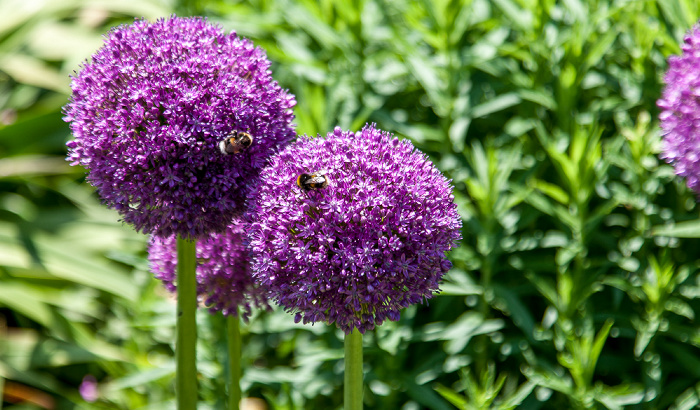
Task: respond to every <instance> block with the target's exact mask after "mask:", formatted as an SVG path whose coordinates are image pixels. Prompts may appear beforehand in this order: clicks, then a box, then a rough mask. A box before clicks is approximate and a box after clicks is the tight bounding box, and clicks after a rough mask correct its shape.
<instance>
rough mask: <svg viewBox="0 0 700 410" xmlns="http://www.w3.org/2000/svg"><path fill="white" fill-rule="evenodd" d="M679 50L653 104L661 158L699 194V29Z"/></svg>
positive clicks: (690, 32) (695, 30)
mask: <svg viewBox="0 0 700 410" xmlns="http://www.w3.org/2000/svg"><path fill="white" fill-rule="evenodd" d="M681 49H682V50H683V53H682V54H681V55H680V56H671V57H669V59H668V65H669V68H668V71H666V75H665V76H664V81H665V83H666V87H665V88H664V91H663V94H662V97H661V99H660V100H658V101H657V102H656V104H657V105H658V106H659V108H661V113H660V114H659V119H660V121H661V129H662V131H663V134H664V139H663V148H662V151H663V153H662V154H661V157H662V158H664V159H666V161H667V162H669V163H670V164H673V166H674V167H675V169H676V174H677V175H680V176H682V177H684V178H686V183H687V184H688V187H689V188H690V189H692V190H694V191H695V192H699V193H700V25H696V26H695V27H694V28H693V29H691V30H690V31H689V32H688V34H686V36H685V39H684V44H683V45H682V46H681Z"/></svg>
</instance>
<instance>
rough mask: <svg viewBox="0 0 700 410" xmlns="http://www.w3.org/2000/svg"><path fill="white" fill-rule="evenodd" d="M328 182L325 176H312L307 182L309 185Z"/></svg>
mask: <svg viewBox="0 0 700 410" xmlns="http://www.w3.org/2000/svg"><path fill="white" fill-rule="evenodd" d="M324 182H326V177H325V176H323V175H315V174H314V175H311V178H310V179H308V180H307V181H306V183H307V184H322V183H324Z"/></svg>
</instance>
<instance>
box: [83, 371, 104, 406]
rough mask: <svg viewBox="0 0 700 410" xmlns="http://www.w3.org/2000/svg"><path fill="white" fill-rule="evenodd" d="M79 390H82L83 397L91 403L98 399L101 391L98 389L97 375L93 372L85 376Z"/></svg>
mask: <svg viewBox="0 0 700 410" xmlns="http://www.w3.org/2000/svg"><path fill="white" fill-rule="evenodd" d="M78 391H79V392H80V396H81V397H82V398H83V400H85V401H87V402H90V403H92V402H95V401H97V399H98V398H99V397H100V392H99V391H98V389H97V379H95V376H93V375H91V374H88V375H85V377H83V381H82V382H81V383H80V387H78Z"/></svg>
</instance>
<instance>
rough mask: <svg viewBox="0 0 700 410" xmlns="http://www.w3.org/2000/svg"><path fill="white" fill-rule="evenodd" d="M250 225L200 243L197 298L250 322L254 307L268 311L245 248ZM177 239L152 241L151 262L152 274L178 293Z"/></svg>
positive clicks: (235, 225) (229, 229)
mask: <svg viewBox="0 0 700 410" xmlns="http://www.w3.org/2000/svg"><path fill="white" fill-rule="evenodd" d="M246 229H247V225H246V224H243V223H240V222H237V221H235V222H234V223H233V224H231V225H229V226H228V227H227V228H226V231H224V232H223V233H217V234H212V235H209V236H207V237H206V238H202V239H200V240H199V241H197V244H196V247H197V259H198V262H197V295H198V297H199V299H200V302H201V304H202V305H203V306H205V307H208V308H209V309H210V310H211V311H213V312H217V311H220V312H222V313H223V314H224V315H237V314H240V315H241V317H242V318H243V319H244V320H247V319H248V317H249V316H250V314H251V311H252V309H251V307H257V308H268V307H269V305H268V303H267V295H266V293H265V292H264V291H263V290H262V289H261V288H259V287H258V286H256V284H255V283H254V281H253V277H252V276H251V273H250V265H249V257H248V252H247V251H246V249H245V247H244V246H243V236H244V235H245V230H246ZM176 242H177V241H176V238H175V236H171V237H168V238H159V237H155V236H154V237H151V240H150V242H149V245H148V259H149V262H150V265H151V271H152V272H153V274H154V275H155V277H156V278H157V279H160V280H162V281H163V284H164V285H165V287H166V288H167V289H168V290H170V291H172V292H174V291H176V290H177V285H176V270H177V246H176Z"/></svg>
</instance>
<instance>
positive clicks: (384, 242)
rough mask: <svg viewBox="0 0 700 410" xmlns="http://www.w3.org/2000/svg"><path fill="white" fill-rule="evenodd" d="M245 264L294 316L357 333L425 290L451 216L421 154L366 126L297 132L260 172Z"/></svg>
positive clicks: (393, 316) (436, 272)
mask: <svg viewBox="0 0 700 410" xmlns="http://www.w3.org/2000/svg"><path fill="white" fill-rule="evenodd" d="M260 177H261V178H260V185H258V186H257V187H256V188H254V189H253V191H252V193H251V202H250V208H249V210H248V211H247V212H246V214H245V216H244V217H245V218H246V219H247V220H248V221H250V222H251V228H250V230H249V235H248V238H249V239H248V240H249V245H250V249H251V252H252V254H253V260H252V262H251V264H252V266H251V270H252V271H253V275H254V276H255V277H256V279H258V281H259V282H260V283H261V285H262V286H264V287H266V288H268V290H269V291H270V292H271V297H272V298H274V299H275V300H276V301H277V302H278V303H279V304H280V305H282V306H283V307H284V308H285V309H286V310H287V311H290V312H295V313H296V318H295V320H296V321H300V320H303V321H304V323H308V322H319V321H322V322H327V323H335V324H336V326H338V327H339V328H340V329H342V330H344V331H345V332H346V333H348V334H349V333H350V332H352V330H353V329H354V328H357V329H358V330H359V331H360V332H362V333H364V332H365V331H366V330H371V329H373V328H374V326H375V325H379V324H381V323H382V322H384V320H386V319H390V320H398V319H399V314H400V310H401V309H402V308H404V307H407V306H409V305H411V304H415V303H419V302H422V301H423V300H424V299H427V298H430V297H432V294H433V293H434V292H436V291H437V290H438V285H439V282H440V279H441V278H442V276H443V274H444V273H445V272H446V271H447V270H449V268H450V266H451V264H450V262H449V261H448V260H447V258H446V256H445V253H446V252H447V251H449V250H450V249H451V248H452V247H453V246H454V245H455V244H456V242H457V241H458V240H459V239H460V228H461V218H460V216H459V215H458V213H457V208H456V205H455V203H454V197H453V195H452V187H451V185H450V182H449V181H448V180H447V179H446V178H445V177H444V176H443V175H442V174H441V173H440V171H439V170H438V169H437V168H436V167H435V166H434V165H433V163H432V162H431V161H430V160H429V159H428V157H427V156H426V155H425V154H423V153H422V152H420V151H418V150H417V149H415V148H414V147H413V145H412V144H411V143H410V142H409V141H407V140H403V141H399V140H398V139H397V138H395V137H394V136H392V135H391V134H389V133H387V132H383V131H381V130H379V129H376V128H375V127H374V125H371V126H365V128H363V129H362V130H361V131H359V132H357V133H353V132H343V131H342V130H341V129H340V128H336V129H335V130H334V131H333V132H331V133H329V134H328V135H327V137H326V138H321V137H318V138H313V139H312V138H308V137H302V138H300V139H298V140H297V141H296V142H295V143H293V144H292V145H290V146H288V147H287V148H286V149H284V150H283V151H282V152H280V153H279V154H278V155H277V156H275V157H273V159H272V160H271V162H270V165H269V166H267V167H266V168H264V169H263V171H261V174H260Z"/></svg>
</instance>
